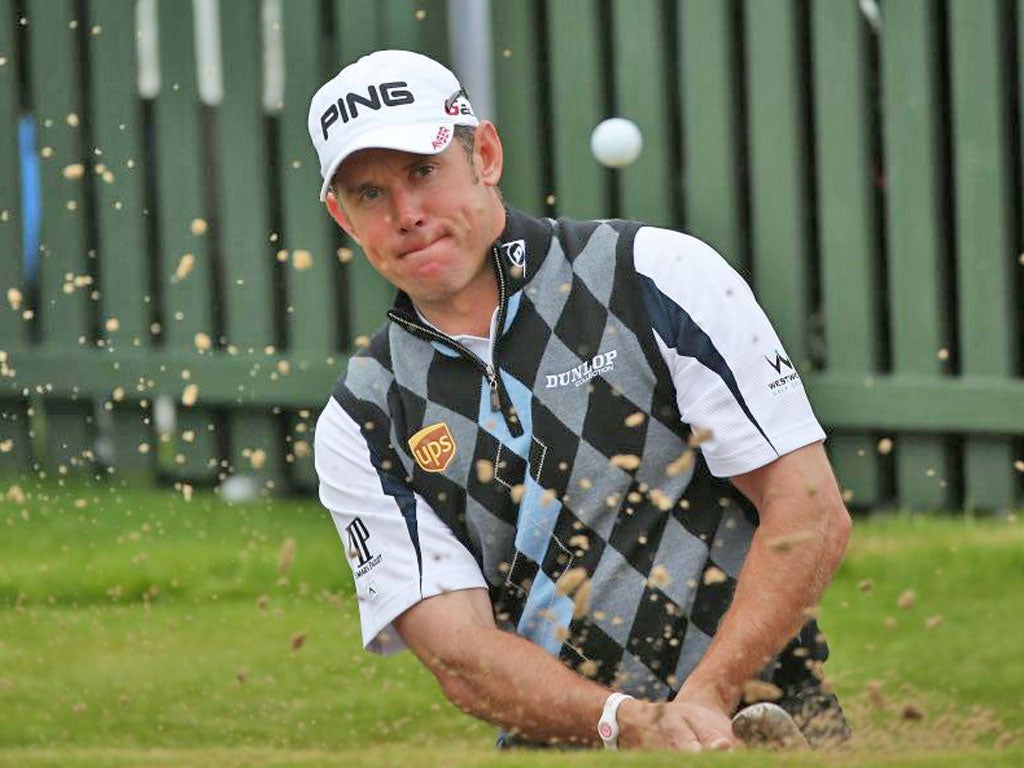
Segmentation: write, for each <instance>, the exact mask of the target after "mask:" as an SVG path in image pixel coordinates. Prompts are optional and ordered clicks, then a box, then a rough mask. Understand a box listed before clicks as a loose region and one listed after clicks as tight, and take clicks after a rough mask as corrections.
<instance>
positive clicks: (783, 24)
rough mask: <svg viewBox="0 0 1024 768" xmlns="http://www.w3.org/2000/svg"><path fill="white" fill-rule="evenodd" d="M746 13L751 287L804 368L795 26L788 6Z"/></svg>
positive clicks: (754, 2) (751, 4)
mask: <svg viewBox="0 0 1024 768" xmlns="http://www.w3.org/2000/svg"><path fill="white" fill-rule="evenodd" d="M745 11H746V13H745V17H744V19H745V39H746V43H747V55H748V57H747V94H748V100H749V112H748V124H747V131H748V135H749V142H750V187H751V216H752V223H751V250H752V257H753V260H754V264H753V272H754V283H755V286H756V291H757V295H758V298H759V299H760V300H761V303H762V304H763V305H764V307H765V309H766V311H767V312H768V315H769V316H770V317H771V318H772V321H773V322H774V324H775V328H776V330H777V331H778V333H779V336H780V337H781V339H782V342H783V344H785V346H786V351H787V352H788V353H789V354H790V355H791V356H792V357H793V359H794V362H796V361H799V363H801V364H805V363H806V361H807V355H808V345H807V315H808V311H807V285H808V281H807V269H808V266H809V263H808V260H809V254H808V248H807V242H806V238H805V220H806V216H807V211H806V190H805V184H804V178H803V169H804V168H805V166H806V163H807V156H806V155H807V151H806V147H805V145H804V137H803V133H802V127H801V123H802V121H803V117H804V116H803V114H802V112H801V108H800V106H801V101H800V98H801V96H800V94H801V82H800V77H799V71H798V58H797V46H798V45H799V41H798V39H797V34H796V30H797V23H798V20H797V15H796V10H795V6H794V4H793V3H792V2H785V3H764V2H759V1H758V0H749V1H748V2H747V3H746V6H745Z"/></svg>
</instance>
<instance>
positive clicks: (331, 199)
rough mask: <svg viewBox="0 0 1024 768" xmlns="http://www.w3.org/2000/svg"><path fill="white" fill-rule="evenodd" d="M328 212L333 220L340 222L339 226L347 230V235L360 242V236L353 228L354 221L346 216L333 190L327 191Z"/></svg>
mask: <svg viewBox="0 0 1024 768" xmlns="http://www.w3.org/2000/svg"><path fill="white" fill-rule="evenodd" d="M326 203H327V212H328V213H330V214H331V218H332V219H334V220H335V221H336V222H338V226H339V227H341V228H342V229H343V230H345V234H347V235H348V236H349V237H351V238H352V239H353V240H355V241H356V242H357V243H358V242H359V236H358V235H357V234H356V229H355V227H353V226H352V221H351V220H350V219H349V217H348V216H347V215H346V214H345V209H344V208H342V207H341V203H339V202H338V198H336V197H335V196H334V192H333V191H331V190H328V191H327V200H326Z"/></svg>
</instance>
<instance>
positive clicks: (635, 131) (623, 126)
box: [590, 117, 644, 168]
mask: <svg viewBox="0 0 1024 768" xmlns="http://www.w3.org/2000/svg"><path fill="white" fill-rule="evenodd" d="M643 146H644V137H643V134H641V133H640V129H639V128H637V126H636V123H634V122H633V121H632V120H627V119H626V118H624V117H609V118H608V119H607V120H603V121H601V122H600V123H598V124H597V127H596V128H594V132H593V133H591V134H590V151H591V152H593V153H594V157H596V158H597V161H598V162H599V163H601V164H602V165H606V166H608V167H609V168H624V167H626V166H627V165H629V164H630V163H632V162H633V161H634V160H636V159H637V157H639V156H640V150H641V149H643Z"/></svg>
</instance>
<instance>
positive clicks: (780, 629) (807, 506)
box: [683, 497, 849, 711]
mask: <svg viewBox="0 0 1024 768" xmlns="http://www.w3.org/2000/svg"><path fill="white" fill-rule="evenodd" d="M800 506H801V507H802V508H801V509H793V508H789V509H786V510H785V511H784V514H779V513H778V512H779V510H768V512H769V513H768V514H762V524H761V526H760V527H759V528H758V529H757V532H756V533H755V535H754V538H753V541H752V542H751V547H750V552H749V553H748V555H747V558H746V561H745V562H744V565H743V569H742V571H741V573H740V576H739V578H738V580H737V585H736V592H735V595H734V597H733V602H732V605H731V606H730V608H729V610H728V612H727V613H726V615H725V617H724V618H723V620H722V622H721V625H720V626H719V629H718V632H717V633H716V635H715V638H714V640H713V641H712V644H711V646H710V647H709V649H708V651H707V653H706V654H705V656H704V658H703V659H702V660H701V662H700V664H699V665H698V666H697V668H696V669H695V670H694V671H693V673H691V675H690V677H689V678H688V679H687V681H686V684H685V686H684V689H683V698H685V697H686V696H689V695H693V696H696V697H697V698H705V699H706V698H708V696H709V695H710V696H712V697H714V698H715V699H717V703H719V705H720V706H721V707H722V709H723V710H725V711H729V710H731V709H732V708H733V707H734V706H736V704H737V703H738V702H739V700H740V698H741V696H742V690H743V685H744V683H745V682H747V681H748V680H750V679H751V678H753V677H755V676H756V675H757V673H758V672H760V671H761V670H762V669H763V668H764V666H765V664H767V663H768V662H769V661H770V659H771V658H772V657H773V656H774V655H775V654H777V653H778V652H779V651H780V650H781V649H782V648H783V647H784V646H785V645H786V643H787V642H788V641H789V640H790V639H791V638H792V637H793V636H794V635H795V634H796V633H797V632H798V631H799V629H800V627H801V626H802V625H803V624H804V623H805V622H806V621H807V618H808V609H810V608H812V607H813V606H816V605H817V603H818V601H819V599H820V598H821V595H822V592H823V591H824V589H825V586H826V585H827V584H828V582H829V580H830V579H831V577H832V574H833V572H834V571H835V569H836V567H837V566H838V564H839V562H840V560H841V558H842V553H843V551H844V550H845V547H846V539H847V535H848V530H849V524H848V519H849V518H848V517H847V516H846V512H845V508H843V507H842V506H841V503H840V505H839V506H838V507H837V506H836V505H835V503H834V502H832V501H831V500H830V501H820V500H818V499H815V498H814V497H809V498H807V499H806V501H805V503H804V504H803V505H800Z"/></svg>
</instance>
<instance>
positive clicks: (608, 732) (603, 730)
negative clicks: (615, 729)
mask: <svg viewBox="0 0 1024 768" xmlns="http://www.w3.org/2000/svg"><path fill="white" fill-rule="evenodd" d="M597 730H598V733H600V734H601V738H602V739H610V738H611V737H612V725H611V723H601V727H600V728H598V729H597Z"/></svg>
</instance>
